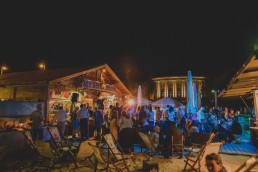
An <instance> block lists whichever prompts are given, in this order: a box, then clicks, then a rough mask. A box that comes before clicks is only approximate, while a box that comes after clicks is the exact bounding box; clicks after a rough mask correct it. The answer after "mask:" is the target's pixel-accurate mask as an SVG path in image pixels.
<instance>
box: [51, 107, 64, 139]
mask: <svg viewBox="0 0 258 172" xmlns="http://www.w3.org/2000/svg"><path fill="white" fill-rule="evenodd" d="M66 118H67V113H66V111H65V110H64V108H63V106H59V110H58V111H57V113H56V114H55V116H54V119H53V122H57V127H58V128H59V130H60V132H61V134H62V135H63V136H64V133H65V120H66Z"/></svg>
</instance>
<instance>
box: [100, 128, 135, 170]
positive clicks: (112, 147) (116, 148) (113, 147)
mask: <svg viewBox="0 0 258 172" xmlns="http://www.w3.org/2000/svg"><path fill="white" fill-rule="evenodd" d="M103 139H104V142H105V143H106V145H107V147H108V158H109V160H110V159H113V161H112V164H113V165H114V166H115V167H116V168H117V170H121V169H120V168H118V166H117V165H116V164H119V163H121V164H123V165H124V168H123V169H127V171H130V170H129V167H128V165H127V160H129V159H131V160H132V161H133V162H134V163H135V161H134V155H133V154H132V153H130V154H124V152H123V151H122V148H121V146H120V145H119V143H118V142H117V141H116V140H115V138H114V136H113V135H112V134H111V133H109V134H105V135H104V136H103Z"/></svg>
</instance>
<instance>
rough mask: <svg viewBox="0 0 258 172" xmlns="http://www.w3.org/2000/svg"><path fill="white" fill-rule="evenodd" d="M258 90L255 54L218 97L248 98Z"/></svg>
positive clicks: (257, 69)
mask: <svg viewBox="0 0 258 172" xmlns="http://www.w3.org/2000/svg"><path fill="white" fill-rule="evenodd" d="M256 89H258V59H257V52H254V53H252V54H251V56H250V57H249V58H248V59H247V61H246V62H245V63H244V64H243V65H242V66H241V68H240V69H239V70H238V71H237V72H236V74H235V75H234V76H233V78H232V79H231V80H230V81H229V83H228V84H227V88H225V89H223V90H222V91H221V92H220V94H219V95H218V96H219V97H221V98H223V97H224V98H234V97H239V96H246V95H250V94H252V92H253V90H256Z"/></svg>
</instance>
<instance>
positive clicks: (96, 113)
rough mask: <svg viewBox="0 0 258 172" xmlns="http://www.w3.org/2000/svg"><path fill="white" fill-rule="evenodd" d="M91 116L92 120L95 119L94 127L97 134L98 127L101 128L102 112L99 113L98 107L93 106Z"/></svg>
mask: <svg viewBox="0 0 258 172" xmlns="http://www.w3.org/2000/svg"><path fill="white" fill-rule="evenodd" d="M93 118H94V121H95V129H96V130H97V132H98V135H99V134H100V129H101V127H102V124H103V114H102V113H101V111H100V110H99V108H98V107H95V111H94V114H93Z"/></svg>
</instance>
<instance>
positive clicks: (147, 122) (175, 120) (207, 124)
mask: <svg viewBox="0 0 258 172" xmlns="http://www.w3.org/2000/svg"><path fill="white" fill-rule="evenodd" d="M37 108H38V109H37V110H36V111H35V112H33V113H32V115H31V119H32V120H34V124H35V125H34V126H33V137H34V138H35V139H36V137H38V138H37V139H42V123H41V122H42V121H43V119H42V117H41V116H42V113H41V109H42V106H41V105H39V106H38V107H37ZM40 113H41V115H40ZM238 115H239V111H234V110H233V109H229V108H227V107H225V108H224V109H222V108H218V109H215V108H211V109H209V110H207V109H206V108H204V107H201V108H200V109H199V111H196V112H195V113H189V112H187V110H186V107H185V106H184V105H180V106H178V107H172V106H169V105H167V106H166V107H163V108H162V109H161V108H160V107H155V108H154V107H152V106H151V104H150V105H148V106H137V105H128V106H120V105H119V103H116V104H115V106H113V105H110V107H109V110H108V111H106V112H104V111H103V108H102V107H95V108H94V110H92V108H91V107H90V106H89V105H84V104H81V105H80V107H76V108H75V109H74V111H73V112H72V113H71V114H70V119H71V126H72V135H73V136H74V137H76V135H80V138H81V140H87V139H88V138H89V137H92V135H91V133H90V132H89V128H90V127H93V130H94V131H95V132H94V133H95V135H100V134H101V133H103V132H104V133H107V132H110V133H112V135H113V136H114V138H115V139H116V140H118V141H119V142H121V143H122V145H125V147H127V148H131V149H132V145H133V141H132V142H131V141H130V140H129V141H128V138H130V136H132V132H131V130H130V129H134V130H135V131H141V132H143V133H146V134H149V136H150V138H151V141H152V142H153V145H155V147H157V148H158V147H159V145H160V144H161V145H162V146H163V152H170V151H168V150H166V149H169V148H170V147H171V146H170V144H171V143H170V140H169V139H168V138H171V135H173V134H182V135H183V136H184V137H185V142H186V143H187V142H190V141H191V140H190V139H191V135H192V133H205V134H209V133H211V132H213V133H217V137H216V139H217V141H225V142H229V143H230V142H232V141H233V140H234V139H235V137H234V135H235V134H241V133H242V127H241V125H240V124H239V122H238V120H237V119H238ZM67 117H68V115H67V113H66V111H65V110H64V109H63V107H62V106H60V107H59V110H58V111H57V113H56V114H55V116H54V119H53V121H52V122H55V123H57V126H58V128H59V129H60V131H61V133H62V134H63V135H64V134H65V127H66V125H65V121H66V120H67ZM89 118H92V119H93V125H92V126H90V127H89ZM129 142H131V143H129ZM166 156H169V155H166Z"/></svg>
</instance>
